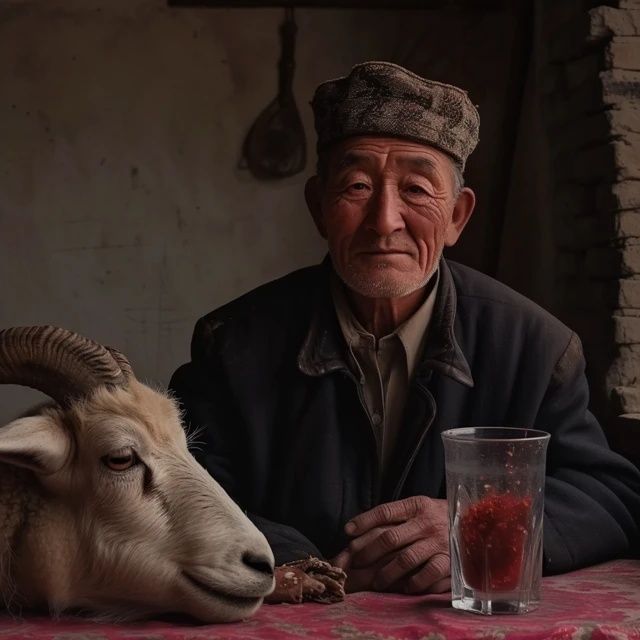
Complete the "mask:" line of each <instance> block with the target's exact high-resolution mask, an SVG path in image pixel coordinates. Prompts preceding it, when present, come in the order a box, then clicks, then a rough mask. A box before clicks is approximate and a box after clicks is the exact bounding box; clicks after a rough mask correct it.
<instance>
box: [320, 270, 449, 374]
mask: <svg viewBox="0 0 640 640" xmlns="http://www.w3.org/2000/svg"><path fill="white" fill-rule="evenodd" d="M439 281H440V270H439V269H436V272H435V274H434V275H433V276H432V280H430V281H429V284H428V285H427V286H428V288H429V293H428V294H427V296H426V298H425V299H424V300H423V302H422V303H421V304H420V306H419V307H418V308H417V309H416V311H415V312H414V313H413V314H412V315H411V316H410V317H409V318H407V319H406V320H405V321H404V322H403V323H402V324H401V325H399V326H398V327H397V328H396V329H395V330H394V331H393V332H391V333H390V334H388V335H386V336H383V337H382V338H381V339H380V340H388V339H389V338H392V337H393V336H395V337H397V339H398V340H400V343H401V344H402V347H403V350H404V354H405V362H406V367H407V375H408V377H409V379H411V377H412V376H413V372H414V371H415V368H416V364H417V362H418V357H419V356H420V354H421V353H422V350H423V348H424V345H425V340H426V336H427V333H428V329H429V323H430V322H431V317H432V315H433V309H434V306H435V302H436V293H437V290H438V283H439ZM331 297H332V298H333V303H334V306H335V309H336V316H337V318H338V323H339V324H340V329H341V330H342V335H343V336H344V338H345V340H346V342H347V344H348V345H349V346H351V347H355V346H357V345H358V344H359V342H360V339H364V340H365V341H366V343H367V344H368V345H373V344H376V339H375V336H374V335H373V334H372V333H370V332H369V331H367V330H366V329H365V328H364V327H363V326H362V324H361V323H360V321H359V320H358V318H357V317H356V316H355V314H354V313H353V311H352V309H351V305H350V304H349V299H348V297H347V294H346V292H345V290H344V284H343V283H342V281H341V280H340V278H338V276H337V275H336V273H335V272H333V273H332V275H331Z"/></svg>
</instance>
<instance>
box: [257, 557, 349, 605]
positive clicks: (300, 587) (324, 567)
mask: <svg viewBox="0 0 640 640" xmlns="http://www.w3.org/2000/svg"><path fill="white" fill-rule="evenodd" d="M346 578H347V574H346V573H345V572H344V571H343V570H342V569H341V568H339V567H334V566H332V565H331V564H329V563H328V562H325V561H324V560H320V559H318V558H311V557H309V558H305V559H304V560H294V561H293V562H287V563H286V564H283V565H280V566H279V567H276V569H275V582H276V586H275V589H274V590H273V592H272V593H271V594H270V595H268V596H267V597H266V598H265V602H268V603H270V604H275V603H279V602H293V603H296V604H299V603H300V602H303V601H313V602H323V603H331V602H340V601H341V600H343V599H344V585H345V580H346Z"/></svg>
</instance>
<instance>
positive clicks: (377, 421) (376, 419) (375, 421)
mask: <svg viewBox="0 0 640 640" xmlns="http://www.w3.org/2000/svg"><path fill="white" fill-rule="evenodd" d="M371 422H373V424H375V425H376V427H377V426H378V425H379V424H380V423H381V422H382V416H381V415H380V414H379V413H374V414H373V415H372V416H371Z"/></svg>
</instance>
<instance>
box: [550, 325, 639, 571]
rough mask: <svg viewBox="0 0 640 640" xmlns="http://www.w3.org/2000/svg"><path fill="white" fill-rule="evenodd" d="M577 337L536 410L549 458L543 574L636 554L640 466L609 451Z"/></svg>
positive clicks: (565, 352) (563, 355)
mask: <svg viewBox="0 0 640 640" xmlns="http://www.w3.org/2000/svg"><path fill="white" fill-rule="evenodd" d="M584 369H585V361H584V356H583V353H582V346H581V344H580V340H579V338H578V337H577V336H576V335H575V334H572V336H571V338H570V340H569V344H568V346H567V348H566V349H565V351H564V353H563V354H562V356H561V357H560V359H559V360H558V362H557V364H556V366H555V369H554V371H553V375H552V378H551V382H550V384H549V387H548V389H547V392H546V395H545V398H544V401H543V403H542V406H541V410H540V413H539V420H538V424H539V425H540V427H541V428H545V427H546V428H547V430H548V431H549V432H550V433H551V440H550V443H549V451H548V455H547V477H546V488H545V524H544V572H545V573H546V574H553V573H561V572H565V571H571V570H574V569H577V568H579V567H582V566H586V565H591V564H596V563H599V562H604V561H606V560H610V559H612V558H615V557H621V556H625V555H626V556H629V555H633V554H635V553H637V552H638V550H639V545H640V535H639V530H640V471H639V470H638V469H637V468H636V467H635V466H634V465H633V464H632V463H631V462H629V461H628V460H626V459H625V458H623V457H622V456H620V455H618V454H617V453H615V452H613V451H611V449H610V448H609V446H608V444H607V441H606V438H605V436H604V433H603V431H602V428H601V427H600V425H599V423H598V421H597V420H596V418H595V417H594V416H593V414H591V413H590V412H589V410H588V408H587V405H588V402H589V390H588V385H587V380H586V377H585V373H584Z"/></svg>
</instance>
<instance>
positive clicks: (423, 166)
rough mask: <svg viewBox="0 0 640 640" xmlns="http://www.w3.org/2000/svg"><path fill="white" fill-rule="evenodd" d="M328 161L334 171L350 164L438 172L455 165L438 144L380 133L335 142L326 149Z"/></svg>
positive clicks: (349, 166)
mask: <svg viewBox="0 0 640 640" xmlns="http://www.w3.org/2000/svg"><path fill="white" fill-rule="evenodd" d="M326 162H327V168H329V169H330V171H331V172H340V171H343V170H345V169H348V168H351V167H358V168H363V169H376V168H378V169H380V168H382V167H385V166H391V167H394V168H398V169H407V170H413V171H419V172H421V173H432V172H436V173H438V172H442V171H444V170H447V169H449V168H450V167H451V166H452V165H453V162H452V160H451V158H449V157H448V156H447V155H446V154H445V153H443V152H442V151H440V150H439V149H436V148H435V147H431V146H429V145H426V144H423V143H417V142H412V141H410V140H404V139H402V138H387V137H379V136H359V137H354V138H348V139H346V140H343V141H341V142H339V143H336V144H335V145H334V146H333V147H331V149H329V150H328V151H327V157H326Z"/></svg>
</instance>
